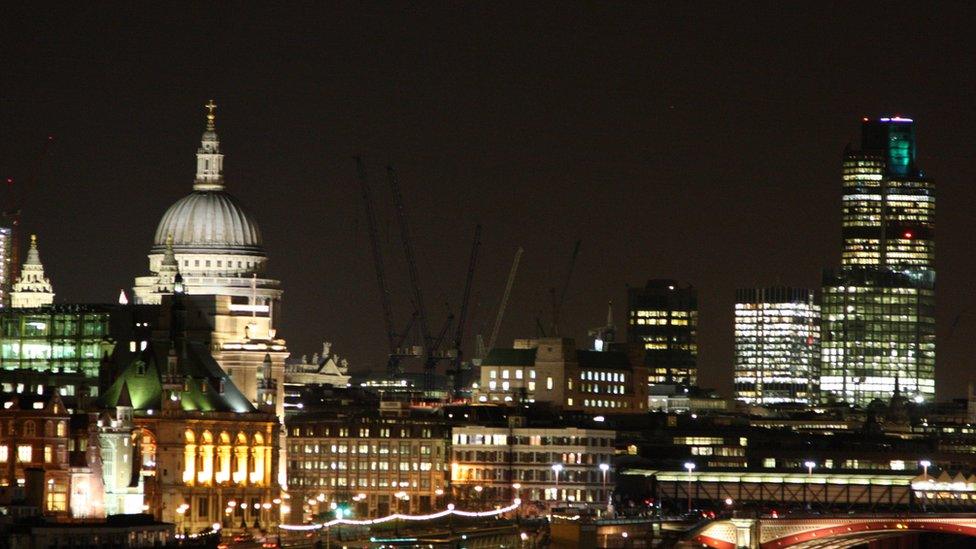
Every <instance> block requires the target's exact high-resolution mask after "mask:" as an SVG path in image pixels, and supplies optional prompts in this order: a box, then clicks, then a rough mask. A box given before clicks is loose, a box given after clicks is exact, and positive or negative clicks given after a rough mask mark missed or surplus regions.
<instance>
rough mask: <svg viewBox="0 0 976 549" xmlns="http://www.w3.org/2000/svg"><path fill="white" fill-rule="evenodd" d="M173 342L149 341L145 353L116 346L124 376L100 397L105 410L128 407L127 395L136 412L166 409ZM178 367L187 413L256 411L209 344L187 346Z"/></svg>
mask: <svg viewBox="0 0 976 549" xmlns="http://www.w3.org/2000/svg"><path fill="white" fill-rule="evenodd" d="M170 346H171V342H170V341H169V340H156V341H151V342H149V345H147V346H146V349H145V350H144V351H142V352H137V353H132V352H129V351H128V350H127V349H125V348H124V346H122V345H119V346H117V347H116V352H115V353H114V355H113V361H115V362H116V364H117V365H118V366H119V367H120V368H119V371H121V373H120V374H119V376H118V377H117V378H116V379H115V381H114V382H113V383H112V385H111V386H109V388H108V390H107V391H105V392H104V393H103V394H102V395H101V397H100V398H99V404H101V405H102V406H103V407H115V406H125V405H126V404H124V403H125V402H126V395H128V400H129V402H130V403H131V404H130V405H131V406H132V407H133V408H134V409H136V410H150V409H157V410H158V409H160V408H162V397H163V383H162V372H163V371H164V369H165V368H166V365H167V364H168V359H169V349H170ZM177 368H178V373H179V375H180V376H181V377H182V378H183V380H184V384H183V391H182V392H181V394H180V404H181V407H182V408H183V410H184V411H199V412H236V413H246V412H254V411H256V409H255V408H254V405H252V404H251V402H250V401H249V400H248V399H247V398H246V397H245V396H244V395H243V394H242V393H241V391H240V390H239V389H238V388H237V386H236V385H234V382H233V381H231V379H230V376H228V375H227V373H226V372H224V371H223V370H222V369H221V368H220V366H219V365H218V364H217V361H216V360H214V358H213V356H212V355H211V354H210V352H209V350H208V349H207V347H206V345H203V344H202V343H196V342H188V343H187V344H186V354H185V356H183V357H180V358H178V360H177Z"/></svg>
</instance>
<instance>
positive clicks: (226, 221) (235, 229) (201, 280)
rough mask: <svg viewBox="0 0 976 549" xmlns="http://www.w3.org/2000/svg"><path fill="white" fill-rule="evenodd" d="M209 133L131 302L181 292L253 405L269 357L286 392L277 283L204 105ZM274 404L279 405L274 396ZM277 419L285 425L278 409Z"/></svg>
mask: <svg viewBox="0 0 976 549" xmlns="http://www.w3.org/2000/svg"><path fill="white" fill-rule="evenodd" d="M206 108H207V115H206V127H205V130H204V132H203V135H202V137H201V140H200V147H199V148H198V149H197V154H196V177H195V179H194V182H193V188H192V191H191V192H190V194H188V195H186V196H184V197H183V198H181V199H179V200H177V201H176V202H175V203H174V204H173V205H172V206H170V208H169V209H168V210H167V211H166V213H164V214H163V217H162V219H161V220H160V222H159V225H157V227H156V233H155V237H154V239H153V246H152V249H151V250H150V252H149V271H150V272H149V274H148V275H145V276H140V277H137V278H136V279H135V285H134V286H133V289H132V290H133V296H134V301H135V302H136V303H149V304H159V303H161V302H162V301H163V298H164V296H168V295H171V294H172V293H173V292H174V287H175V282H176V277H177V275H179V277H180V280H181V286H182V291H184V292H185V293H186V294H187V296H190V297H201V298H202V297H203V296H209V297H210V299H211V302H210V303H209V304H204V303H202V302H201V301H199V300H198V301H197V302H196V303H197V306H198V309H199V310H200V312H201V314H206V318H207V320H208V321H209V322H210V323H211V325H212V335H210V336H208V337H207V338H206V339H208V340H210V341H211V343H212V348H213V356H214V358H215V359H216V360H217V363H218V364H220V366H221V368H223V370H224V371H226V372H227V373H228V374H229V375H230V377H231V378H232V379H233V380H234V383H235V384H236V385H237V386H238V387H239V388H240V389H241V391H242V392H243V393H244V394H245V395H246V396H247V398H248V399H250V401H251V402H252V403H253V404H257V402H258V397H257V387H258V383H259V378H260V377H261V371H262V367H263V363H264V359H265V357H266V356H270V357H271V362H272V376H273V377H274V379H275V381H276V383H277V386H278V387H279V388H280V390H281V391H283V390H284V363H285V358H286V357H287V356H288V351H287V348H286V346H285V340H284V339H282V338H280V337H278V334H277V328H276V326H277V319H278V318H279V316H280V308H279V304H280V302H281V297H282V293H283V292H282V289H281V283H280V282H279V281H278V280H277V279H274V278H271V277H270V276H269V275H268V274H267V267H268V255H267V252H266V251H265V248H264V242H263V239H262V237H261V231H260V229H259V227H258V224H257V222H256V221H255V220H254V218H253V217H252V216H251V215H250V214H249V213H248V212H247V211H246V210H245V209H244V208H243V207H242V206H241V204H240V203H239V201H238V200H237V199H236V198H235V197H234V196H232V195H231V194H230V193H228V192H227V188H226V182H225V180H224V174H223V165H224V155H223V153H221V151H220V139H219V138H218V136H217V131H216V114H215V109H216V105H215V104H214V103H213V102H212V101H211V102H210V103H208V104H207V105H206ZM277 401H278V402H279V403H281V402H283V401H284V398H283V394H280V395H278V397H277ZM278 416H279V417H280V418H281V419H282V420H283V419H284V409H283V408H282V407H281V406H280V405H279V408H278Z"/></svg>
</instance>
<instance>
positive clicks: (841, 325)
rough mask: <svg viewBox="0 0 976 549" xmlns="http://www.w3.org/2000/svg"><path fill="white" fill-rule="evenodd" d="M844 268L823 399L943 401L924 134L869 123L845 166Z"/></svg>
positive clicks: (829, 293) (897, 121) (827, 340)
mask: <svg viewBox="0 0 976 549" xmlns="http://www.w3.org/2000/svg"><path fill="white" fill-rule="evenodd" d="M843 185H844V196H843V210H842V213H843V254H842V256H841V268H840V269H839V270H837V271H826V272H825V273H824V288H823V328H822V344H821V348H822V351H821V355H822V360H821V379H820V390H821V394H822V396H823V397H824V398H825V399H828V400H836V401H844V402H849V403H855V404H860V405H866V404H868V403H870V402H871V401H872V400H874V399H881V400H888V399H890V398H891V397H892V396H893V395H894V392H895V386H896V384H898V383H899V380H900V389H901V391H902V392H904V393H906V394H908V395H909V396H911V398H913V399H925V400H930V399H932V398H934V397H935V270H934V260H935V184H934V183H933V182H932V180H931V179H929V178H927V177H925V174H923V173H922V171H921V170H920V169H919V167H918V166H917V165H916V162H915V126H914V123H913V121H912V120H911V119H909V118H900V117H889V118H881V119H878V120H869V119H867V118H865V119H864V121H863V125H862V137H861V147H860V149H853V148H851V147H848V148H847V150H846V151H845V153H844V166H843Z"/></svg>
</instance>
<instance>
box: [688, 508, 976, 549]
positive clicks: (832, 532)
mask: <svg viewBox="0 0 976 549" xmlns="http://www.w3.org/2000/svg"><path fill="white" fill-rule="evenodd" d="M910 533H940V534H953V535H960V536H970V537H973V538H976V514H965V515H931V514H930V515H922V514H919V515H907V514H906V515H895V514H892V515H888V516H885V515H873V516H864V515H862V516H857V515H842V516H815V517H807V518H759V519H755V518H731V519H724V520H715V521H712V522H710V523H708V524H706V525H703V526H701V527H700V528H697V529H695V530H693V531H691V532H689V533H688V534H687V535H686V536H685V544H686V545H691V544H692V543H693V544H694V545H695V546H697V547H701V546H702V545H705V546H708V547H713V548H714V549H740V548H748V549H786V548H796V549H846V548H848V547H854V546H856V545H861V544H866V543H870V542H876V541H881V540H885V539H889V538H895V537H899V536H904V535H905V534H910ZM973 544H974V545H976V539H974V540H973Z"/></svg>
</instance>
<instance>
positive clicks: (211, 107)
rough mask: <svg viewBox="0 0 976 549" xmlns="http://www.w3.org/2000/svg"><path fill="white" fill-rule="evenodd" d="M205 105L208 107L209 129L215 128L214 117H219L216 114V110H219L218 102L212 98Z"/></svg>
mask: <svg viewBox="0 0 976 549" xmlns="http://www.w3.org/2000/svg"><path fill="white" fill-rule="evenodd" d="M204 107H206V108H207V129H208V130H212V129H214V119H215V118H217V115H216V114H214V111H215V110H217V104H216V103H214V100H213V99H211V100H210V101H208V102H207V104H206V105H204Z"/></svg>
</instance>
